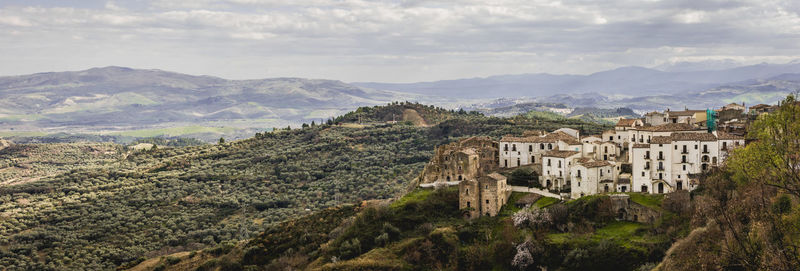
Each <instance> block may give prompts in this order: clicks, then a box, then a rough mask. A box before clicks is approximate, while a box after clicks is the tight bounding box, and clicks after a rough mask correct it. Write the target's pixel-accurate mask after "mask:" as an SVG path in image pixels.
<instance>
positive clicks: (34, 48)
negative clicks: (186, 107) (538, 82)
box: [0, 0, 800, 82]
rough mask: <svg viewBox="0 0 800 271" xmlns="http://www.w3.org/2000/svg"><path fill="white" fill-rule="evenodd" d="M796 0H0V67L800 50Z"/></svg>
mask: <svg viewBox="0 0 800 271" xmlns="http://www.w3.org/2000/svg"><path fill="white" fill-rule="evenodd" d="M799 13H800V1H796V0H785V1H775V0H741V1H735V0H734V1H702V0H679V1H659V0H610V1H595V0H578V1H549V0H463V1H460V0H450V1H422V0H395V1H362V0H292V1H278V0H225V1H211V0H194V1H187V0H130V1H96V0H82V1H79V0H0V75H19V74H28V73H36V72H49V71H66V70H83V69H88V68H91V67H103V66H112V65H113V66H125V67H132V68H145V69H162V70H169V71H176V72H182V73H188V74H195V75H212V76H219V77H223V78H228V79H254V78H269V77H304V78H324V79H336V80H342V81H346V82H365V81H373V82H417V81H433V80H443V79H456V78H471V77H484V76H490V75H498V74H522V73H553V74H589V73H592V72H597V71H602V70H608V69H613V68H618V67H623V66H632V65H636V66H644V67H664V66H669V65H671V64H672V63H680V62H704V61H705V62H709V63H723V62H724V63H736V64H755V63H761V62H770V63H786V62H790V61H793V60H795V59H800V15H799Z"/></svg>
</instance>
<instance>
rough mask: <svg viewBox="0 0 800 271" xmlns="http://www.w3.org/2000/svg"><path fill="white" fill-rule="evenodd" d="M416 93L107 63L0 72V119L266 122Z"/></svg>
mask: <svg viewBox="0 0 800 271" xmlns="http://www.w3.org/2000/svg"><path fill="white" fill-rule="evenodd" d="M420 96H421V95H409V94H402V93H397V92H392V91H381V90H372V89H366V88H362V87H357V86H353V85H349V84H345V83H343V82H340V81H334V80H316V79H301V78H273V79H261V80H226V79H222V78H217V77H210V76H192V75H186V74H180V73H174V72H167V71H161V70H138V69H130V68H123V67H105V68H94V69H89V70H85V71H77V72H51V73H38V74H32V75H23V76H7V77H0V124H3V126H5V127H11V128H14V127H21V128H31V127H38V128H48V129H52V128H57V127H73V128H74V127H80V128H86V129H137V128H150V127H153V126H159V127H168V126H175V125H186V124H190V125H197V124H201V125H210V126H236V125H239V126H244V127H252V126H258V127H260V128H271V127H274V126H281V127H285V125H287V124H290V123H299V122H304V121H307V122H311V120H317V121H319V120H320V119H326V118H328V117H335V116H337V115H339V114H342V113H344V112H348V111H350V110H352V109H354V108H356V107H358V106H364V105H376V104H384V103H387V102H391V101H398V100H400V101H402V100H416V99H417V98H418V97H420ZM165 125H168V126H165ZM251 135H252V134H251ZM217 138H218V137H217Z"/></svg>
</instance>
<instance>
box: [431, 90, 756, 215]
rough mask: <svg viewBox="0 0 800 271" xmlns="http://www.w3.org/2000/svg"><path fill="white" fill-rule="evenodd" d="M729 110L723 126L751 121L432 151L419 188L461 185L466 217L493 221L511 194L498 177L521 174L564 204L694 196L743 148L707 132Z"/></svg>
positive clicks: (671, 124)
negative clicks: (622, 195) (632, 196)
mask: <svg viewBox="0 0 800 271" xmlns="http://www.w3.org/2000/svg"><path fill="white" fill-rule="evenodd" d="M769 108H770V107H767V109H764V110H763V111H758V112H756V114H760V113H766V112H769V111H768V110H769ZM726 110H736V111H738V112H739V114H738V115H735V116H737V117H738V119H737V118H729V119H728V120H727V121H736V122H738V121H739V120H740V119H741V120H745V119H747V118H748V115H750V114H752V111H751V112H747V111H746V110H745V108H744V106H743V105H738V104H730V105H727V106H725V107H723V109H721V110H718V111H714V112H712V111H707V110H683V111H669V110H666V111H664V112H651V113H647V114H645V115H644V117H643V118H641V119H620V120H619V121H618V122H617V124H616V126H615V128H614V129H613V130H608V131H605V132H603V133H602V134H599V135H581V134H580V132H579V131H578V130H575V129H570V128H562V129H558V130H555V131H552V132H549V133H548V132H543V131H527V132H525V133H523V134H522V135H507V136H504V137H502V138H501V139H500V140H499V141H494V140H492V139H491V138H488V137H473V138H468V139H464V140H461V141H459V142H454V143H451V144H448V145H443V146H439V147H437V149H436V154H435V156H434V158H433V159H432V160H431V161H430V162H429V164H428V165H427V166H426V167H425V169H424V170H423V173H422V174H421V176H420V180H419V181H420V183H422V184H448V185H458V186H459V192H460V203H459V204H460V207H461V208H462V209H467V210H470V211H469V212H468V214H467V216H469V217H476V216H481V215H489V216H493V215H496V214H497V212H498V211H499V210H500V207H501V206H503V205H504V204H505V203H506V201H507V200H508V197H509V195H510V193H511V190H512V187H511V186H510V185H508V183H507V179H506V177H505V176H503V175H502V174H499V173H498V172H510V171H513V170H514V169H517V168H522V167H526V168H528V169H530V171H532V172H534V174H535V175H536V176H538V182H539V183H540V185H541V187H542V188H543V189H546V190H549V191H550V192H553V193H557V194H560V195H561V196H562V198H579V197H583V196H587V195H593V194H600V193H611V192H641V193H670V192H674V191H678V190H693V189H695V188H696V187H697V186H698V181H699V179H700V176H701V175H702V174H704V173H706V172H707V171H709V170H710V169H712V168H714V167H716V166H719V165H720V164H721V163H723V161H725V158H726V157H727V156H728V155H729V154H730V153H731V150H732V149H734V148H737V147H740V146H744V144H745V140H744V137H743V133H744V131H743V130H736V129H733V130H731V131H724V130H721V129H716V128H717V127H714V128H713V129H709V127H708V125H709V124H711V125H717V123H721V122H722V120H721V119H717V118H719V115H720V114H721V113H722V112H727V111H726ZM755 110H762V109H761V108H756V109H755ZM730 115H732V116H733V115H734V114H730ZM709 118H711V119H712V121H711V122H709Z"/></svg>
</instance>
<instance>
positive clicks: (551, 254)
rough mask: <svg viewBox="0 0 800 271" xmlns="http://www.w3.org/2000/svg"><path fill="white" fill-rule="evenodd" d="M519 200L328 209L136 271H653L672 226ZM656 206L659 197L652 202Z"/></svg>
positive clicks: (415, 196)
mask: <svg viewBox="0 0 800 271" xmlns="http://www.w3.org/2000/svg"><path fill="white" fill-rule="evenodd" d="M647 197H650V196H647ZM517 198H519V197H518V196H514V197H512V199H511V201H510V202H509V203H508V204H507V205H506V206H505V207H504V208H503V210H502V211H501V215H500V216H498V217H482V218H480V219H476V220H472V221H467V220H464V219H463V218H462V215H461V211H460V210H458V190H457V189H456V188H454V187H451V188H447V189H440V190H416V191H413V192H411V193H409V194H407V195H405V196H404V197H402V198H400V199H398V200H396V201H394V202H391V203H388V202H375V203H372V204H371V205H369V206H367V207H365V208H363V209H362V210H361V211H360V212H358V213H357V214H355V215H354V216H352V217H349V216H348V217H345V218H341V217H340V218H339V219H331V214H332V213H336V215H346V214H347V212H349V211H350V210H352V207H348V206H344V207H343V208H342V210H346V211H347V212H342V211H336V210H326V211H323V212H319V213H316V214H312V215H309V216H306V217H303V218H300V219H298V220H296V221H295V222H289V223H283V224H281V225H277V226H276V227H273V228H270V229H268V230H267V231H266V232H264V233H262V234H261V235H259V236H257V237H256V238H254V239H253V240H251V241H249V242H247V243H246V244H239V245H230V246H228V247H227V248H225V250H226V253H223V254H219V253H217V254H215V252H214V251H215V250H204V251H199V252H197V253H195V254H194V255H193V256H192V257H183V258H180V259H176V260H174V262H172V263H170V262H169V261H168V260H167V258H163V259H162V260H160V261H152V262H146V263H143V264H142V265H140V266H138V267H137V268H139V269H140V270H153V269H157V268H163V269H164V270H193V269H194V268H198V269H203V270H211V269H213V268H221V269H223V270H289V269H292V270H294V269H308V270H431V269H437V270H539V267H547V268H548V269H549V270H588V269H591V270H633V269H636V268H639V267H644V268H648V267H652V266H654V264H652V262H657V261H659V260H660V259H661V257H663V255H664V251H665V250H666V248H667V247H668V246H669V244H670V243H671V242H672V239H671V238H670V237H669V233H668V232H669V229H670V228H672V227H673V226H674V225H672V224H670V223H668V222H667V221H658V222H657V223H656V224H655V225H647V224H641V223H634V222H625V221H615V220H614V218H613V214H614V212H613V211H612V210H610V206H609V203H608V201H609V198H608V197H607V196H597V197H587V198H582V199H579V200H575V201H571V202H567V203H557V204H550V205H549V207H547V208H545V209H539V208H538V207H526V208H523V209H519V208H517V207H514V200H515V199H517ZM652 200H655V201H658V202H660V201H661V200H660V197H658V196H656V198H653V199H652ZM539 201H549V200H548V198H541V199H539ZM537 202H538V201H537ZM665 214H670V215H672V216H678V215H680V214H676V213H672V212H670V211H665ZM309 221H318V223H313V224H312V223H308V222H309ZM323 223H338V224H323ZM684 224H686V223H684Z"/></svg>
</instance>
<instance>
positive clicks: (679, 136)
mask: <svg viewBox="0 0 800 271" xmlns="http://www.w3.org/2000/svg"><path fill="white" fill-rule="evenodd" d="M671 137H672V141H717V137H716V136H714V134H711V133H674V134H672V136H671Z"/></svg>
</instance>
